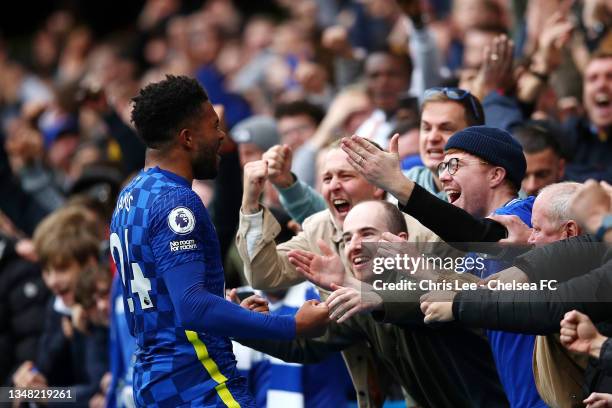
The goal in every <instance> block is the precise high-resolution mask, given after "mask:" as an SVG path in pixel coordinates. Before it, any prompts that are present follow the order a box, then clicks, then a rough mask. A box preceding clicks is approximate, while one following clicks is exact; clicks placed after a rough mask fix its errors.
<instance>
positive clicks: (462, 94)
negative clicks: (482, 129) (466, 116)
mask: <svg viewBox="0 0 612 408" xmlns="http://www.w3.org/2000/svg"><path fill="white" fill-rule="evenodd" d="M439 94H443V95H445V96H446V97H447V98H449V99H452V100H453V101H463V100H464V99H465V98H468V99H469V101H470V106H471V109H472V113H473V114H474V117H475V118H476V119H478V120H480V113H478V108H477V106H476V101H475V100H474V99H475V98H476V97H475V96H474V95H472V94H471V93H470V91H467V90H465V89H461V88H453V87H434V88H429V89H426V90H425V93H423V101H426V100H427V99H429V98H431V97H432V96H434V95H439Z"/></svg>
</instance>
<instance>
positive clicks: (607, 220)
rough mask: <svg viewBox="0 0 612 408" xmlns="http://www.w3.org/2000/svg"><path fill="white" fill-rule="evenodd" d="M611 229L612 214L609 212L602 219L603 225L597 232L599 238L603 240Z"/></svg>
mask: <svg viewBox="0 0 612 408" xmlns="http://www.w3.org/2000/svg"><path fill="white" fill-rule="evenodd" d="M611 229H612V214H607V215H606V216H604V217H603V220H602V221H601V225H600V226H599V228H598V229H597V232H596V233H595V236H596V237H597V240H599V241H603V238H604V235H606V233H607V232H608V231H610V230H611Z"/></svg>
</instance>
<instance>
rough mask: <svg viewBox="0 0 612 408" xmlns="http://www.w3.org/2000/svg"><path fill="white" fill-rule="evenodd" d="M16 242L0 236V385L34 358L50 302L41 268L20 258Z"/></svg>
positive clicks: (7, 381) (6, 383)
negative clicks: (18, 368) (21, 365)
mask: <svg viewBox="0 0 612 408" xmlns="http://www.w3.org/2000/svg"><path fill="white" fill-rule="evenodd" d="M15 245H16V244H15V242H14V241H13V240H12V239H10V238H9V237H6V236H4V235H2V234H0V350H2V351H3V352H2V353H0V384H2V385H8V384H9V383H10V375H11V374H12V372H13V371H14V370H15V369H16V368H17V366H18V365H19V364H21V363H23V362H24V361H26V360H32V359H34V358H36V352H37V349H38V339H39V337H40V335H41V334H42V331H43V324H44V310H45V305H46V304H47V301H48V299H49V290H48V289H47V288H46V286H45V284H44V282H43V280H42V276H41V272H40V268H39V267H38V266H37V265H36V264H34V263H32V262H30V261H27V260H26V259H24V258H22V257H21V256H19V254H18V253H17V251H16V250H15Z"/></svg>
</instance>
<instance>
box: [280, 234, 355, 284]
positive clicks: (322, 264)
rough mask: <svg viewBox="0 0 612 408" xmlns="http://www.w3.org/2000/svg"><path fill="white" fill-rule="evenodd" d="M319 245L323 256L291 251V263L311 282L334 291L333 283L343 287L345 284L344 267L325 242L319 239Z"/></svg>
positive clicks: (297, 250) (296, 250)
mask: <svg viewBox="0 0 612 408" xmlns="http://www.w3.org/2000/svg"><path fill="white" fill-rule="evenodd" d="M317 245H318V246H319V249H320V250H321V253H322V254H323V255H317V254H314V253H312V252H308V251H303V250H301V249H294V250H292V251H289V262H291V264H292V265H293V266H295V269H296V270H297V271H298V272H299V273H300V274H302V275H303V276H304V278H306V279H308V280H309V281H310V282H312V283H314V284H315V285H317V286H319V287H321V288H323V289H326V290H332V288H331V287H332V284H333V283H335V284H337V285H342V283H343V282H344V276H345V273H344V265H343V264H342V261H341V260H340V256H339V255H338V254H337V253H335V252H334V251H333V250H332V249H331V248H330V247H329V246H328V245H327V244H326V243H325V242H324V241H323V240H321V239H319V240H318V241H317Z"/></svg>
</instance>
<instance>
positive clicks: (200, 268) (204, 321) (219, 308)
mask: <svg viewBox="0 0 612 408" xmlns="http://www.w3.org/2000/svg"><path fill="white" fill-rule="evenodd" d="M205 275H206V268H205V266H204V263H203V262H198V261H196V262H190V263H187V264H182V265H179V266H176V267H174V268H171V269H169V270H167V271H166V272H165V273H164V275H163V277H164V282H165V284H166V287H167V288H168V293H169V294H170V298H171V299H172V303H173V305H174V307H175V310H176V314H177V316H178V318H179V323H180V325H181V326H183V327H185V328H186V329H188V330H193V331H198V332H202V331H203V332H207V333H211V334H215V335H220V336H229V337H242V338H277V339H283V340H290V339H293V338H294V337H295V336H296V335H305V336H309V335H312V334H313V330H314V331H315V332H316V331H317V330H318V327H319V326H321V323H324V322H326V320H327V307H325V305H324V304H317V303H315V302H311V303H307V304H305V305H304V306H302V308H301V309H300V311H298V314H297V315H296V316H295V318H294V317H293V316H276V315H270V314H263V313H256V312H251V311H249V310H246V309H243V308H241V307H240V306H238V305H236V304H234V303H232V302H228V301H227V300H225V299H224V298H222V297H219V296H217V295H214V294H212V293H210V292H209V291H208V290H206V287H205V286H204V281H205ZM321 327H322V326H321Z"/></svg>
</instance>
